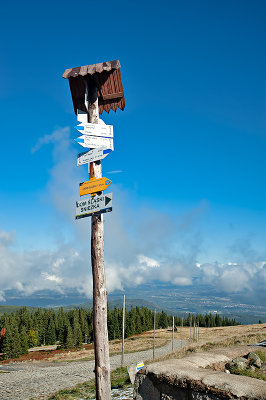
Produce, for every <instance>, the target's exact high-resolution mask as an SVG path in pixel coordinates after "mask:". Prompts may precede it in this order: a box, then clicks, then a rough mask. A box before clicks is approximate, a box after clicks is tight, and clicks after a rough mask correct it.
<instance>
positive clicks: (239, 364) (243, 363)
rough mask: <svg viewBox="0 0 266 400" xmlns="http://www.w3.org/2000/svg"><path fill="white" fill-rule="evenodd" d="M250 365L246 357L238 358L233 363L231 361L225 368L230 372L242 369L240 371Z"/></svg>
mask: <svg viewBox="0 0 266 400" xmlns="http://www.w3.org/2000/svg"><path fill="white" fill-rule="evenodd" d="M247 365H248V360H247V359H246V358H244V357H236V358H234V359H233V360H232V361H229V362H228V363H227V364H226V365H225V368H227V369H229V371H230V370H231V369H232V368H240V369H245V368H246V367H247Z"/></svg>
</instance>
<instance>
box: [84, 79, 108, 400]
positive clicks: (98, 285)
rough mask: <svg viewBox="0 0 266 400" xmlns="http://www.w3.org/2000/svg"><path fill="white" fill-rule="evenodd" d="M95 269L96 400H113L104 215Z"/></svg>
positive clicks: (96, 227) (92, 111)
mask: <svg viewBox="0 0 266 400" xmlns="http://www.w3.org/2000/svg"><path fill="white" fill-rule="evenodd" d="M87 97H88V122H90V123H93V124H97V123H98V121H99V111H98V90H97V88H96V87H95V86H94V85H89V87H88V94H87ZM90 172H91V175H90V178H93V177H95V178H96V179H97V178H101V177H102V165H101V161H96V162H93V163H91V164H90ZM91 266H92V276H93V331H94V357H95V370H94V372H95V378H96V399H97V400H111V382H110V359H109V343H108V330H107V292H106V283H105V268H104V221H103V214H99V215H93V216H92V217H91Z"/></svg>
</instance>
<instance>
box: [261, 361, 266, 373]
mask: <svg viewBox="0 0 266 400" xmlns="http://www.w3.org/2000/svg"><path fill="white" fill-rule="evenodd" d="M260 369H261V370H262V371H266V363H265V362H264V363H262V364H261V367H260Z"/></svg>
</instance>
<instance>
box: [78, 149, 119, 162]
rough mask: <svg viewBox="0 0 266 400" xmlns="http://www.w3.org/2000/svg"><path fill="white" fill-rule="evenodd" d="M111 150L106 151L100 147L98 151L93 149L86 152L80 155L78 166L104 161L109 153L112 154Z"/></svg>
mask: <svg viewBox="0 0 266 400" xmlns="http://www.w3.org/2000/svg"><path fill="white" fill-rule="evenodd" d="M111 151H112V150H111V149H106V148H104V147H98V148H97V149H92V150H90V151H85V152H84V153H79V154H78V162H77V164H78V166H79V165H83V164H88V163H90V162H95V161H98V160H102V159H103V158H105V157H106V156H108V154H109V153H111Z"/></svg>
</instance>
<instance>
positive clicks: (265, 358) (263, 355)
mask: <svg viewBox="0 0 266 400" xmlns="http://www.w3.org/2000/svg"><path fill="white" fill-rule="evenodd" d="M255 354H257V356H259V358H260V359H261V361H262V362H266V353H264V352H263V351H261V350H258V351H255Z"/></svg>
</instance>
